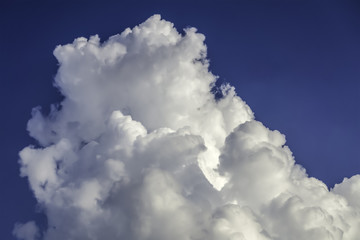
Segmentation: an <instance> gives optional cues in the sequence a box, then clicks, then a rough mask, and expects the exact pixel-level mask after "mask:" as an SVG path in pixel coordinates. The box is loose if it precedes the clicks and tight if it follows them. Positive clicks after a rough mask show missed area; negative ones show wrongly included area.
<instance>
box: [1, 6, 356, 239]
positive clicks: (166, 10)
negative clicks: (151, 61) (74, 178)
mask: <svg viewBox="0 0 360 240" xmlns="http://www.w3.org/2000/svg"><path fill="white" fill-rule="evenodd" d="M155 13H159V14H161V15H162V17H163V18H164V19H166V20H168V21H171V22H173V23H174V24H175V27H176V28H177V29H178V30H181V29H183V28H185V27H187V26H194V27H196V28H197V29H198V31H199V32H201V33H203V34H204V35H205V36H206V40H205V42H206V44H207V46H208V57H209V59H210V68H211V71H212V72H213V73H214V74H215V75H219V77H220V78H219V82H230V83H231V84H232V85H234V86H235V87H236V90H237V93H238V95H239V96H240V97H241V98H243V99H244V100H245V101H246V102H247V103H248V104H249V105H250V107H251V108H252V110H253V111H254V112H255V116H256V118H257V119H258V120H260V121H262V122H263V123H264V124H265V125H266V126H267V127H269V128H270V129H277V130H279V131H280V132H282V133H283V134H285V135H286V138H287V144H288V145H289V147H290V148H291V150H292V151H293V153H294V155H295V159H296V160H297V162H298V163H300V164H301V165H303V166H304V167H305V168H306V169H307V171H308V173H309V175H310V176H313V177H316V178H318V179H320V180H322V181H324V182H325V183H326V184H327V185H328V186H329V187H332V186H333V185H334V184H335V183H337V182H341V181H342V179H343V177H350V176H352V175H354V174H357V173H359V172H360V151H359V143H360V140H359V138H360V107H359V103H360V28H359V26H360V2H358V3H357V1H290V0H286V1H285V0H284V1H225V2H223V1H221V2H220V1H214V2H212V3H208V1H181V2H178V3H169V1H163V2H160V1H157V2H154V1H151V2H145V1H144V2H139V1H137V3H130V1H123V3H121V2H120V1H101V2H100V1H67V0H63V1H56V0H55V1H2V2H1V3H0V30H1V38H0V80H1V87H0V91H1V92H0V97H1V101H0V102H1V109H2V114H1V118H0V126H1V130H0V134H1V140H0V141H1V145H0V146H1V150H2V151H1V152H2V155H1V166H0V169H1V173H0V184H1V186H0V187H1V189H2V190H3V191H2V194H1V197H0V199H1V200H0V201H1V204H0V206H1V207H0V213H1V218H0V224H1V225H0V226H1V227H0V238H1V239H12V236H11V231H12V228H13V225H14V223H15V222H17V221H19V222H26V221H28V220H31V219H36V220H40V221H42V222H45V217H44V216H43V215H42V214H40V213H38V212H39V211H40V209H39V207H36V202H35V200H34V198H33V196H32V193H31V191H30V190H29V189H28V183H27V180H26V179H24V178H20V177H19V165H18V163H17V160H18V152H19V151H20V150H21V149H22V148H23V147H25V146H27V145H29V144H36V143H35V142H34V141H33V140H32V139H31V138H30V137H28V134H27V132H26V123H27V121H28V120H29V118H30V113H31V109H32V108H33V107H35V106H38V105H40V106H42V107H43V109H44V110H45V111H46V110H47V109H48V108H49V105H50V104H51V103H55V102H58V101H61V96H60V95H59V93H58V92H57V90H56V89H55V88H53V86H52V80H53V77H54V75H55V74H56V71H57V62H56V60H55V57H54V56H53V55H52V51H53V50H54V48H55V46H56V45H58V44H66V43H70V42H72V41H73V39H74V38H76V37H80V36H84V37H89V36H91V35H94V34H99V36H100V38H101V39H102V40H106V39H107V38H108V37H109V36H111V35H114V34H116V33H120V32H122V31H123V30H124V29H125V28H126V27H133V26H135V25H137V24H139V23H141V22H143V21H145V20H146V19H147V18H148V17H150V16H151V15H153V14H155Z"/></svg>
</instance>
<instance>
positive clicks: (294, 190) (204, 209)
mask: <svg viewBox="0 0 360 240" xmlns="http://www.w3.org/2000/svg"><path fill="white" fill-rule="evenodd" d="M54 55H55V57H56V58H57V59H58V61H59V69H58V73H57V75H56V77H55V85H56V87H57V88H58V89H59V90H60V91H61V93H62V94H63V96H64V100H63V101H62V102H61V103H60V104H58V105H53V106H52V108H51V109H52V110H51V112H50V114H49V115H47V116H44V115H43V114H42V113H41V109H40V108H35V109H34V110H33V116H32V118H31V119H30V121H29V123H28V130H29V132H30V135H31V136H32V137H34V138H35V139H36V140H37V141H38V142H39V146H37V147H34V146H29V147H26V148H24V149H23V150H22V151H21V152H20V164H21V176H23V177H27V178H28V180H29V183H30V187H31V189H32V191H33V193H34V195H35V197H36V199H37V201H38V203H39V204H40V205H41V206H42V208H43V209H44V212H45V214H46V216H47V220H48V227H47V229H43V230H41V231H39V230H38V227H37V226H36V225H35V223H34V222H32V221H30V222H28V223H25V224H16V226H15V228H14V235H15V236H16V237H17V238H18V239H25V240H28V239H31V240H32V239H44V240H64V239H73V240H86V239H92V240H95V239H99V240H100V239H109V240H110V239H138V240H145V239H146V240H169V239H173V240H186V239H188V240H190V239H192V240H201V239H209V240H340V239H344V240H358V238H359V236H360V204H359V202H358V199H359V196H360V177H359V176H354V177H352V178H350V179H345V180H344V182H343V183H341V184H338V185H336V186H335V188H334V189H333V190H330V191H329V190H328V189H327V187H326V185H325V184H324V183H323V182H321V181H319V180H317V179H315V178H309V177H308V176H307V174H306V172H305V170H304V169H303V168H302V167H301V166H299V165H297V164H296V163H295V161H294V158H293V156H292V153H291V151H290V149H289V148H288V147H287V146H286V145H285V137H284V135H282V134H281V133H279V132H278V131H276V130H275V131H272V130H269V129H268V128H266V127H265V126H264V125H263V124H262V123H261V122H258V121H256V120H255V119H254V116H253V113H252V111H251V109H250V108H249V107H248V106H247V105H246V103H245V102H244V101H243V100H242V99H241V98H240V97H238V96H237V95H236V93H235V90H234V88H233V87H231V86H230V85H223V86H221V87H216V86H215V82H216V76H214V75H213V74H212V73H211V72H209V69H208V67H209V62H208V60H207V59H206V46H205V45H204V36H203V35H202V34H200V33H197V31H196V29H194V28H187V29H185V30H184V33H183V34H180V33H179V32H178V31H177V30H176V29H175V28H174V26H173V24H172V23H170V22H167V21H165V20H162V19H161V18H160V16H159V15H154V16H152V17H150V18H149V19H148V20H146V21H145V22H144V23H142V24H140V25H139V26H136V27H134V28H132V29H130V28H128V29H126V30H125V31H123V32H122V33H121V34H118V35H115V36H112V37H110V38H109V39H108V40H107V41H105V42H101V41H100V39H99V37H98V36H92V37H90V39H86V38H77V39H75V40H74V42H73V43H72V44H67V45H63V46H58V47H56V49H55V51H54ZM214 89H215V91H217V92H218V93H220V94H221V95H222V97H221V98H215V96H214Z"/></svg>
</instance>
